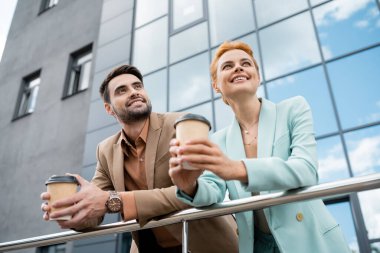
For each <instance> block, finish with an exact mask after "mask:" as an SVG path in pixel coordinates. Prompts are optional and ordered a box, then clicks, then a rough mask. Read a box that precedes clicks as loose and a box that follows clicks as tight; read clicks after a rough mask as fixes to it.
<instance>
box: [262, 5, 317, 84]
mask: <svg viewBox="0 0 380 253" xmlns="http://www.w3.org/2000/svg"><path fill="white" fill-rule="evenodd" d="M260 40H261V46H262V56H261V57H262V58H263V62H264V73H265V78H266V79H267V80H268V79H271V78H274V77H276V76H279V75H282V74H285V73H287V72H290V71H294V70H297V69H300V68H303V67H307V66H309V65H312V64H314V63H318V62H320V60H321V57H320V54H319V51H318V45H317V41H316V38H315V33H314V29H313V25H312V21H311V17H310V13H309V12H306V13H303V14H300V15H297V16H295V17H293V18H290V19H287V20H285V21H283V22H281V23H278V24H275V25H273V26H270V27H268V28H265V29H263V30H262V31H261V32H260Z"/></svg>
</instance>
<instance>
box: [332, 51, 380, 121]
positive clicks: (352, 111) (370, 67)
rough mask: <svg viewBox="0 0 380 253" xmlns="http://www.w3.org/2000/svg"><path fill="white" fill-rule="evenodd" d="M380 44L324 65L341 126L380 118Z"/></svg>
mask: <svg viewBox="0 0 380 253" xmlns="http://www.w3.org/2000/svg"><path fill="white" fill-rule="evenodd" d="M379 65H380V47H377V48H374V49H370V50H367V51H364V52H362V53H359V54H355V55H353V56H350V57H347V58H344V59H342V60H339V61H334V62H332V63H329V64H328V65H327V68H328V71H329V74H330V80H331V85H332V88H333V93H334V95H335V96H336V104H337V107H338V113H339V117H340V121H341V123H342V127H343V128H350V127H355V126H358V125H363V124H367V123H372V122H376V121H379V120H380V86H379V84H380V75H379Z"/></svg>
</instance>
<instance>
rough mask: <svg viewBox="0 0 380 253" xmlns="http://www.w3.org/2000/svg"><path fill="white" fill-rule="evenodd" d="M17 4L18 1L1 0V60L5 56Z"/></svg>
mask: <svg viewBox="0 0 380 253" xmlns="http://www.w3.org/2000/svg"><path fill="white" fill-rule="evenodd" d="M16 3H17V0H0V59H1V58H2V55H3V50H4V47H5V42H6V40H7V35H8V31H9V27H10V26H11V22H12V17H13V13H14V10H15V7H16Z"/></svg>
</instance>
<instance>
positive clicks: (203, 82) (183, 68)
mask: <svg viewBox="0 0 380 253" xmlns="http://www.w3.org/2000/svg"><path fill="white" fill-rule="evenodd" d="M208 66H209V61H208V54H207V53H204V54H201V55H198V56H195V57H193V58H191V59H189V60H186V61H183V62H180V63H178V64H175V65H172V66H171V67H170V69H169V73H170V74H169V75H170V84H169V85H170V86H169V87H170V88H169V89H170V91H169V110H170V111H177V110H180V109H182V108H185V107H189V106H191V105H194V104H197V103H200V102H202V101H206V100H208V99H211V82H210V76H209V71H208V69H209V68H208Z"/></svg>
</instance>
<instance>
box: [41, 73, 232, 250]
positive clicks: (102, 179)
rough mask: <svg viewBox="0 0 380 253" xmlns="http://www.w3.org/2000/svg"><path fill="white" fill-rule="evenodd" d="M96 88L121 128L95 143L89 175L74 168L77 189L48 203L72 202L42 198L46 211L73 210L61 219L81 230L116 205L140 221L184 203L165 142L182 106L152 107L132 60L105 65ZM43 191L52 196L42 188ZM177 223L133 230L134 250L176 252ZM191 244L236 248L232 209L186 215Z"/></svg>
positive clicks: (54, 215) (53, 215) (172, 134)
mask: <svg viewBox="0 0 380 253" xmlns="http://www.w3.org/2000/svg"><path fill="white" fill-rule="evenodd" d="M99 91H100V95H101V97H102V99H103V102H104V107H105V109H106V111H107V113H108V114H110V115H112V116H114V117H115V118H116V119H117V121H118V122H119V123H120V126H121V130H120V131H119V132H118V133H116V134H115V135H113V136H111V137H109V138H107V139H105V140H104V141H102V142H101V143H100V144H99V145H98V148H97V151H96V155H97V167H96V172H95V175H94V177H93V179H92V181H91V183H90V182H87V181H86V180H84V179H83V178H81V177H80V176H78V175H75V176H76V177H77V179H78V181H79V183H80V185H81V189H80V191H79V192H78V193H76V195H74V196H73V197H71V198H67V199H65V200H62V201H57V202H55V203H54V204H53V205H54V206H55V207H61V206H68V205H71V206H70V207H68V208H65V209H64V210H62V211H56V212H54V213H49V211H50V206H48V205H47V204H45V203H44V204H42V210H43V211H44V212H45V213H44V219H45V220H48V219H49V217H51V218H57V217H60V216H64V215H72V216H73V218H72V219H71V220H69V221H58V223H59V225H60V226H61V227H62V228H73V229H76V230H81V229H84V228H88V227H94V226H96V225H98V224H99V223H100V222H101V221H102V218H103V216H104V214H105V213H120V214H121V216H122V218H123V220H124V221H127V220H132V219H137V220H138V222H139V223H140V225H142V226H143V225H144V224H146V223H147V222H148V221H149V220H151V219H153V218H154V217H158V216H163V215H167V214H170V213H173V212H175V211H179V210H182V209H185V208H189V206H188V205H186V204H183V203H182V202H181V201H179V200H178V199H177V198H176V187H175V186H173V184H172V181H171V179H170V177H169V175H168V170H169V158H170V153H169V142H170V140H171V139H172V138H174V137H175V130H174V127H173V125H174V121H175V120H176V118H177V117H179V116H180V115H182V113H165V114H159V113H154V112H151V111H152V105H151V102H150V100H149V97H148V95H147V93H146V91H145V89H144V85H143V78H142V75H141V73H140V71H139V70H138V69H137V68H135V67H133V66H130V65H122V66H120V67H118V68H116V69H114V70H113V71H112V72H111V73H109V74H108V76H107V77H106V79H105V80H104V81H103V83H102V85H101V86H100V89H99ZM41 198H42V199H43V200H48V199H49V198H50V196H49V194H48V193H46V192H45V193H42V195H41ZM74 203H75V205H73V204H74ZM181 229H182V225H181V224H175V225H170V226H165V227H159V228H154V229H147V230H141V231H138V232H134V233H132V236H133V239H134V242H135V243H134V244H132V248H131V252H140V253H144V252H163V253H172V252H175V253H177V252H178V253H180V252H182V249H181V247H182V245H181V240H182V235H181V234H182V233H181V231H182V230H181ZM189 250H190V251H191V252H192V253H196V252H205V253H206V252H207V253H208V252H232V253H233V252H238V243H237V234H236V224H235V221H234V219H233V217H232V216H231V215H228V216H223V217H216V218H211V219H205V220H199V221H192V222H190V223H189Z"/></svg>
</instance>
